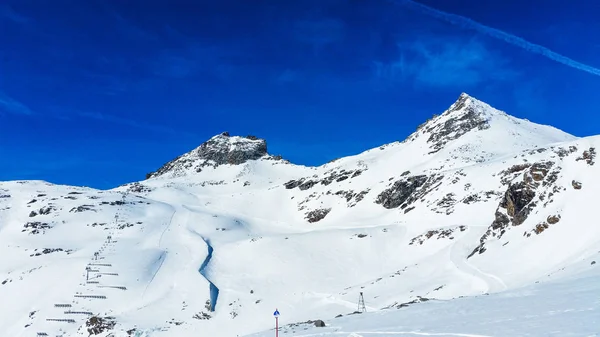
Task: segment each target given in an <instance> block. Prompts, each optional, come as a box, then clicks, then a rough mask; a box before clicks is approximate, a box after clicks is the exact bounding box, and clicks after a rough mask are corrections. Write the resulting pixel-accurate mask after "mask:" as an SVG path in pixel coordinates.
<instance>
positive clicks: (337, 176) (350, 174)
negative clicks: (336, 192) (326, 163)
mask: <svg viewBox="0 0 600 337" xmlns="http://www.w3.org/2000/svg"><path fill="white" fill-rule="evenodd" d="M364 170H366V169H363V170H361V169H357V170H350V171H346V170H343V169H342V170H330V171H329V172H327V173H326V175H325V176H324V177H323V178H321V179H318V178H313V179H310V178H300V179H298V180H290V181H288V182H287V183H285V184H284V186H285V188H287V189H288V190H291V189H294V188H296V187H297V188H299V189H300V190H302V191H304V190H308V189H310V188H312V187H313V186H315V185H317V184H321V185H324V186H327V185H329V184H331V183H332V182H338V183H339V182H342V181H344V180H347V179H351V178H356V177H358V176H360V175H361V173H362V172H363V171H364Z"/></svg>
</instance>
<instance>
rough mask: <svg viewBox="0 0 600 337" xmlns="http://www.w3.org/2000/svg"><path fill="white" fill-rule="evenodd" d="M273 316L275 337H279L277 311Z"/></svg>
mask: <svg viewBox="0 0 600 337" xmlns="http://www.w3.org/2000/svg"><path fill="white" fill-rule="evenodd" d="M273 316H274V317H275V337H279V310H277V309H275V312H274V313H273Z"/></svg>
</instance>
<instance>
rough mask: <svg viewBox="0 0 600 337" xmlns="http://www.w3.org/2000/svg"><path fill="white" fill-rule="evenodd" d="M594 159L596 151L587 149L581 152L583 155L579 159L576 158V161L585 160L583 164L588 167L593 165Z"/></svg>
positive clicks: (591, 148)
mask: <svg viewBox="0 0 600 337" xmlns="http://www.w3.org/2000/svg"><path fill="white" fill-rule="evenodd" d="M595 158H596V149H595V148H593V147H590V148H589V149H587V150H585V151H583V154H582V155H581V157H578V158H577V159H576V160H577V161H580V160H585V162H586V163H587V164H588V165H590V166H591V165H594V159H595Z"/></svg>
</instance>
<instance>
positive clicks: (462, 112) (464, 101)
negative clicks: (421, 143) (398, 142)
mask: <svg viewBox="0 0 600 337" xmlns="http://www.w3.org/2000/svg"><path fill="white" fill-rule="evenodd" d="M499 114H502V112H500V111H498V110H496V109H494V108H492V107H491V106H489V105H488V104H486V103H484V102H482V101H479V100H477V99H476V98H474V97H472V96H470V95H468V94H467V93H464V92H463V93H461V94H460V96H459V97H458V99H457V100H456V102H454V103H453V104H452V105H451V106H450V107H449V108H448V109H447V110H446V111H444V112H443V113H442V114H441V115H434V116H433V117H432V118H431V119H429V120H428V121H426V122H425V123H423V124H421V125H420V126H419V127H418V128H417V131H416V132H415V133H413V134H412V135H411V136H410V137H409V138H408V139H407V141H411V140H415V139H416V138H418V137H422V136H425V137H427V143H429V144H430V148H431V149H432V151H431V152H430V153H435V152H438V151H439V150H441V149H442V148H443V147H444V146H445V145H446V144H447V143H448V142H450V141H453V140H455V139H458V138H459V137H461V136H463V135H464V134H466V133H468V132H470V131H472V130H485V129H488V128H489V127H490V125H489V121H490V118H491V117H492V116H494V115H499Z"/></svg>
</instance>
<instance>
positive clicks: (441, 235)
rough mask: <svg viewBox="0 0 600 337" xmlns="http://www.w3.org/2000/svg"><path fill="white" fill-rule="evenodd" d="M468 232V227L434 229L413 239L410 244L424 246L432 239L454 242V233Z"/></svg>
mask: <svg viewBox="0 0 600 337" xmlns="http://www.w3.org/2000/svg"><path fill="white" fill-rule="evenodd" d="M466 230H467V226H464V225H460V226H456V227H451V228H443V229H434V230H430V231H427V232H426V233H424V234H421V235H419V236H416V237H414V238H412V239H411V240H410V242H409V243H408V244H409V245H416V244H418V245H422V244H423V243H425V241H427V240H429V239H431V238H435V239H436V240H439V239H449V240H454V233H455V232H456V231H460V232H464V231H466Z"/></svg>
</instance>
